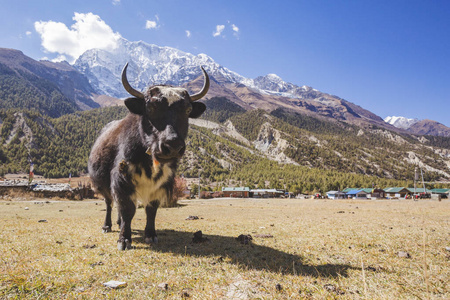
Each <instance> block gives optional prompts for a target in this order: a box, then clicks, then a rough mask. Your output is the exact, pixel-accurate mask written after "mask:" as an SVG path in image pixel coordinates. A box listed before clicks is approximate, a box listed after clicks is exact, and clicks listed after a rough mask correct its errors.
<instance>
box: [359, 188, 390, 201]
mask: <svg viewBox="0 0 450 300" xmlns="http://www.w3.org/2000/svg"><path fill="white" fill-rule="evenodd" d="M363 190H364V191H365V192H367V193H369V194H370V198H371V199H383V198H386V192H385V191H384V190H383V189H377V188H374V189H371V188H367V189H363Z"/></svg>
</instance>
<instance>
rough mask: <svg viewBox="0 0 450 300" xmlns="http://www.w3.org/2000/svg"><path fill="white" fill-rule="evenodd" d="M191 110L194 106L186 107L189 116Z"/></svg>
mask: <svg viewBox="0 0 450 300" xmlns="http://www.w3.org/2000/svg"><path fill="white" fill-rule="evenodd" d="M191 111H192V107H188V108H187V109H186V114H187V115H188V116H189V115H190V114H191Z"/></svg>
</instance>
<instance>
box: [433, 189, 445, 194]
mask: <svg viewBox="0 0 450 300" xmlns="http://www.w3.org/2000/svg"><path fill="white" fill-rule="evenodd" d="M429 191H431V192H432V193H434V194H446V193H449V192H450V189H432V190H429Z"/></svg>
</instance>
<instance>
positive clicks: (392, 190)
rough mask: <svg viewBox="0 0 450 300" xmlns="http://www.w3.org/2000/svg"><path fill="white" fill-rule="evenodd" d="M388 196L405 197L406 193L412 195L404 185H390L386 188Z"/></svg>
mask: <svg viewBox="0 0 450 300" xmlns="http://www.w3.org/2000/svg"><path fill="white" fill-rule="evenodd" d="M384 192H385V193H386V198H388V197H389V198H405V196H406V195H410V194H411V192H410V191H409V190H408V189H407V188H404V187H388V188H385V189H384Z"/></svg>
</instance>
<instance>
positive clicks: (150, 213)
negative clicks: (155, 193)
mask: <svg viewBox="0 0 450 300" xmlns="http://www.w3.org/2000/svg"><path fill="white" fill-rule="evenodd" d="M158 206H159V202H158V201H152V202H150V203H149V204H148V205H147V206H146V207H145V212H146V214H147V225H146V226H145V242H146V243H147V244H150V243H157V242H158V237H157V236H156V230H155V218H156V211H157V210H158Z"/></svg>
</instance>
